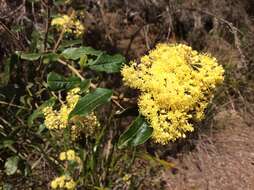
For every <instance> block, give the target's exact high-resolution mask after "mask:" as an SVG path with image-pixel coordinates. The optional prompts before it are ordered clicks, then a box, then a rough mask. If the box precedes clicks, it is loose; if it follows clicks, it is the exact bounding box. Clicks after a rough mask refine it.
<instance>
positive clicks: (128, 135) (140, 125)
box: [118, 116, 153, 149]
mask: <svg viewBox="0 0 254 190" xmlns="http://www.w3.org/2000/svg"><path fill="white" fill-rule="evenodd" d="M152 133H153V128H151V127H149V125H148V123H147V122H146V121H145V119H144V118H143V117H142V116H138V117H137V118H136V119H135V120H134V121H133V122H132V123H131V125H130V126H129V128H128V129H127V130H126V131H125V132H124V133H123V134H122V135H121V136H120V138H119V140H118V148H119V149H122V148H126V147H135V146H138V145H140V144H143V143H145V142H146V141H147V140H148V139H149V138H150V137H151V136H152Z"/></svg>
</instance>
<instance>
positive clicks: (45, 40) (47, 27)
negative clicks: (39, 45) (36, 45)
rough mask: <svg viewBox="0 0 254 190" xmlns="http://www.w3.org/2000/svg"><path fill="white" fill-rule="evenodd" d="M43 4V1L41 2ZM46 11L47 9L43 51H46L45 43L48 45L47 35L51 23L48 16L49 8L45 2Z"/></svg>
mask: <svg viewBox="0 0 254 190" xmlns="http://www.w3.org/2000/svg"><path fill="white" fill-rule="evenodd" d="M42 2H43V1H42ZM46 9H47V20H46V32H45V37H44V51H47V43H48V34H49V25H50V23H51V18H50V17H51V16H50V6H49V3H48V1H47V4H46Z"/></svg>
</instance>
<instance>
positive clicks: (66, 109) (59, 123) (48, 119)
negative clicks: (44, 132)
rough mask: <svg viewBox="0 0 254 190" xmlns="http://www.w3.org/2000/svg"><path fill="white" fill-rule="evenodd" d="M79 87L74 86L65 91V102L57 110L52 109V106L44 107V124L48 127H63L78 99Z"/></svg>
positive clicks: (65, 125)
mask: <svg viewBox="0 0 254 190" xmlns="http://www.w3.org/2000/svg"><path fill="white" fill-rule="evenodd" d="M79 91H80V89H79V88H74V89H72V90H71V91H70V92H68V93H67V97H66V104H63V105H62V106H61V108H60V110H59V111H56V110H53V108H52V107H46V108H44V109H43V110H42V111H43V114H44V116H45V121H44V123H45V125H46V127H47V128H48V129H63V128H66V127H67V125H68V117H69V114H70V112H71V111H72V110H73V109H74V107H75V106H76V104H77V102H78V100H79V97H80V96H79V94H78V93H79Z"/></svg>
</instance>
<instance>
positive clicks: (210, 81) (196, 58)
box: [121, 44, 224, 144]
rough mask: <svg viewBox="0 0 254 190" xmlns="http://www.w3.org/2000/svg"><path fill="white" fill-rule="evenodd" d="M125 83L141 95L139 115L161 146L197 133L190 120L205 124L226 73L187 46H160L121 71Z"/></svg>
mask: <svg viewBox="0 0 254 190" xmlns="http://www.w3.org/2000/svg"><path fill="white" fill-rule="evenodd" d="M121 73H122V75H123V81H124V82H125V84H127V85H128V86H130V87H132V88H136V89H139V90H140V91H141V94H140V97H139V100H138V105H139V111H140V112H141V114H142V115H144V116H145V117H146V118H147V120H148V121H149V122H150V123H151V126H152V127H153V129H154V132H153V136H152V137H153V139H154V140H155V141H156V142H158V143H161V144H166V143H168V142H169V141H175V140H176V139H178V138H185V137H186V132H191V131H193V130H194V128H193V126H192V123H190V119H191V118H192V119H194V120H197V121H199V120H201V119H203V118H204V110H205V109H206V108H207V106H208V104H209V103H210V102H211V99H212V97H213V92H214V90H215V88H216V87H217V86H218V85H219V84H221V83H222V81H223V79H224V77H223V73H224V69H223V68H222V67H221V66H220V65H219V64H218V62H217V60H216V59H215V58H214V57H212V56H210V55H208V54H202V53H198V52H197V51H195V50H192V48H191V47H189V46H186V45H183V44H158V45H157V47H156V48H155V49H154V50H151V51H150V52H149V54H148V55H145V56H143V57H142V58H141V60H140V64H137V63H136V62H131V63H130V65H129V66H128V65H125V66H124V67H123V69H122V71H121Z"/></svg>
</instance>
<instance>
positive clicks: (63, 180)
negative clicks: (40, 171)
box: [51, 175, 76, 189]
mask: <svg viewBox="0 0 254 190" xmlns="http://www.w3.org/2000/svg"><path fill="white" fill-rule="evenodd" d="M75 187H76V183H75V181H74V180H73V179H72V177H70V176H67V175H63V176H60V177H57V178H55V179H54V180H53V181H51V188H52V189H58V188H61V189H63V188H66V189H75Z"/></svg>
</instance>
